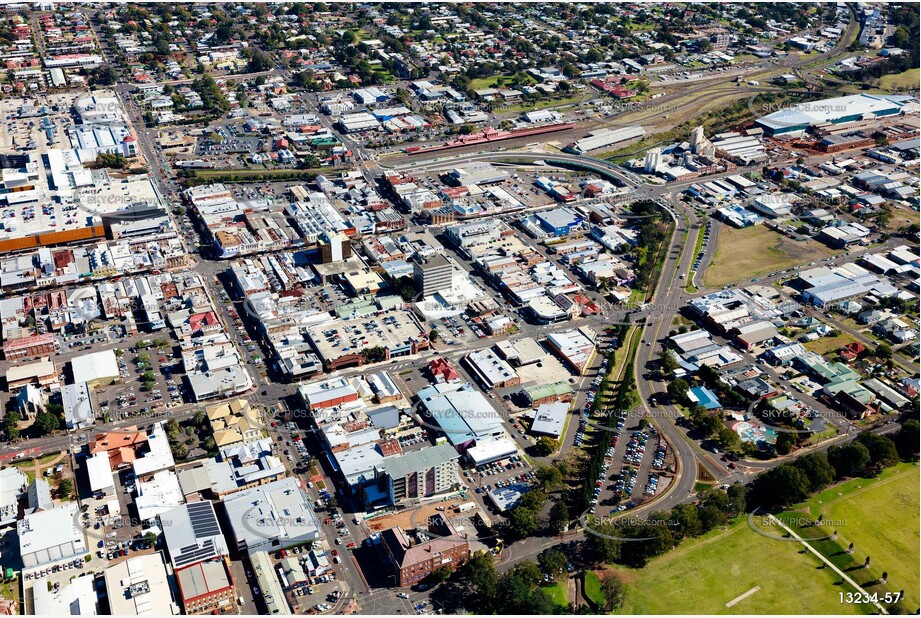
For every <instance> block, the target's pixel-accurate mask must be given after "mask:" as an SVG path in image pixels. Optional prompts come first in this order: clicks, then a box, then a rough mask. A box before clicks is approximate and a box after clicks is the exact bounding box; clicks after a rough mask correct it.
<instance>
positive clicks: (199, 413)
mask: <svg viewBox="0 0 921 618" xmlns="http://www.w3.org/2000/svg"><path fill="white" fill-rule="evenodd" d="M192 422H193V423H195V426H196V427H201V428H204V427H205V423H207V422H208V413H207V412H205V411H204V410H196V411H195V414H193V415H192Z"/></svg>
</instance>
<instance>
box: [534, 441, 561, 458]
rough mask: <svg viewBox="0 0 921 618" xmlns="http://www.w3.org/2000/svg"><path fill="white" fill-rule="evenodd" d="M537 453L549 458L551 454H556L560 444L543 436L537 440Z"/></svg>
mask: <svg viewBox="0 0 921 618" xmlns="http://www.w3.org/2000/svg"><path fill="white" fill-rule="evenodd" d="M536 446H537V453H538V454H539V455H541V456H543V457H547V456H548V455H550V454H551V453H554V452H556V449H557V448H559V444H558V443H557V441H556V440H554V439H553V438H551V437H548V436H541V437H540V438H538V439H537V445H536Z"/></svg>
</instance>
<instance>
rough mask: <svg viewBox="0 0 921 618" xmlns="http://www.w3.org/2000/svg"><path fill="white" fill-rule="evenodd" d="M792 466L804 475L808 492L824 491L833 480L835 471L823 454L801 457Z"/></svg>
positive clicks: (810, 454)
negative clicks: (807, 482)
mask: <svg viewBox="0 0 921 618" xmlns="http://www.w3.org/2000/svg"><path fill="white" fill-rule="evenodd" d="M793 465H794V466H796V467H797V468H799V469H800V470H802V471H803V472H805V473H806V477H807V478H808V479H809V491H810V492H812V493H815V492H817V491H821V490H823V489H825V488H826V487H828V486H829V485H831V484H832V482H834V480H835V469H834V468H833V467H832V465H831V464H830V463H828V456H827V455H826V454H825V453H809V454H808V455H803V456H802V457H799V458H798V459H796V460H795V461H794V462H793Z"/></svg>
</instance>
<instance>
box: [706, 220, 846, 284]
mask: <svg viewBox="0 0 921 618" xmlns="http://www.w3.org/2000/svg"><path fill="white" fill-rule="evenodd" d="M836 254H837V252H836V251H833V250H832V249H829V248H828V247H826V246H825V245H822V244H820V243H818V242H816V241H814V240H803V241H799V242H798V241H795V240H792V239H790V238H787V237H786V236H782V235H780V234H778V233H777V232H774V231H772V230H769V229H768V228H766V227H764V226H763V225H753V226H751V227H746V228H742V229H737V228H734V227H731V226H728V225H721V226H720V228H719V232H718V233H717V237H716V252H715V253H714V255H713V260H712V261H711V263H710V265H709V266H708V267H707V270H706V271H704V273H703V284H704V285H705V286H707V287H711V288H719V287H722V286H724V285H726V284H727V283H737V282H744V281H745V280H746V279H750V278H752V277H756V276H758V275H763V274H766V273H772V272H776V271H778V270H784V269H786V268H790V267H791V266H797V265H799V264H808V263H809V262H812V261H814V260H821V259H824V258H827V257H830V256H833V255H836Z"/></svg>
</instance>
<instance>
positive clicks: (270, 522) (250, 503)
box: [224, 477, 321, 554]
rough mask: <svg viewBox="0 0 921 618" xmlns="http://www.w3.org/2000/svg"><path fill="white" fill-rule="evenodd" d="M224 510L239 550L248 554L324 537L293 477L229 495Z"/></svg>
mask: <svg viewBox="0 0 921 618" xmlns="http://www.w3.org/2000/svg"><path fill="white" fill-rule="evenodd" d="M224 508H225V510H226V511H227V519H228V521H229V523H230V529H231V531H232V534H233V538H234V542H235V543H236V546H237V549H238V550H239V551H241V552H244V553H247V554H252V553H254V552H260V551H277V550H279V549H285V548H288V547H293V546H295V545H302V544H304V543H307V542H309V541H314V540H316V539H318V538H319V537H320V534H321V533H320V526H319V523H318V522H317V519H316V515H315V514H314V512H313V508H312V506H311V504H310V499H309V498H308V497H307V495H306V494H305V493H304V490H303V489H302V488H301V487H300V485H298V482H297V480H296V479H294V478H290V477H289V478H285V479H281V480H278V481H274V482H272V483H268V484H266V485H261V486H259V487H253V488H251V489H245V490H243V491H240V492H237V493H235V494H232V495H230V496H227V497H226V498H225V499H224Z"/></svg>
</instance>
